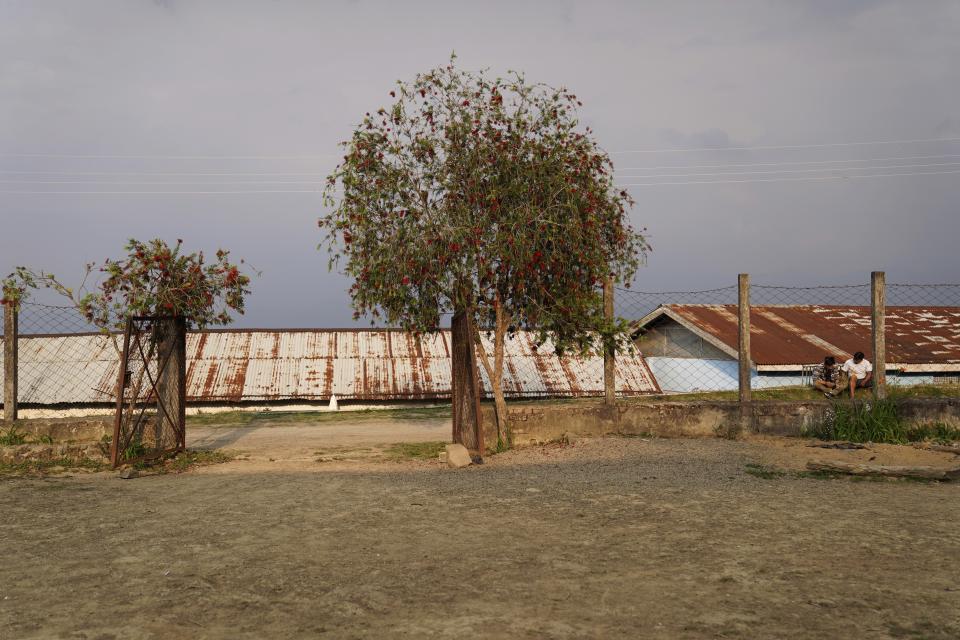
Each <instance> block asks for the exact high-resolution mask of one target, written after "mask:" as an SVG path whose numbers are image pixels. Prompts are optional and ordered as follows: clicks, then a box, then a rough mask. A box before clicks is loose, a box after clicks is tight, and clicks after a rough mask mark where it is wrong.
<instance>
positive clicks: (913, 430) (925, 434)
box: [907, 422, 960, 444]
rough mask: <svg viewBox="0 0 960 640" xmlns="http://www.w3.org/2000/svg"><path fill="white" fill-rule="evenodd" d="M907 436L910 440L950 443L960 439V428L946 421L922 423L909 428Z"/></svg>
mask: <svg viewBox="0 0 960 640" xmlns="http://www.w3.org/2000/svg"><path fill="white" fill-rule="evenodd" d="M907 438H908V439H909V440H910V442H933V443H936V444H950V443H952V442H958V441H960V429H958V428H956V427H953V426H951V425H949V424H946V423H944V422H934V423H931V424H922V425H919V426H915V427H910V428H909V429H907Z"/></svg>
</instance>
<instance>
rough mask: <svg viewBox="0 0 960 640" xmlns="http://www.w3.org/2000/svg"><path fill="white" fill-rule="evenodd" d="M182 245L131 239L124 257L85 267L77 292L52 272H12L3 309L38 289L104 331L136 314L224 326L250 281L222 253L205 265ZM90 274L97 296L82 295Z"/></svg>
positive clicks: (238, 308)
mask: <svg viewBox="0 0 960 640" xmlns="http://www.w3.org/2000/svg"><path fill="white" fill-rule="evenodd" d="M181 245H182V241H181V240H177V243H176V245H174V246H173V247H171V246H169V245H167V243H166V242H164V241H163V240H160V239H155V240H151V241H149V242H140V241H139V240H135V239H131V240H130V241H129V242H128V243H127V245H126V247H125V250H126V252H127V255H126V256H125V257H123V258H120V259H118V260H111V259H107V260H106V261H104V262H103V264H102V265H100V266H99V267H97V266H96V265H95V264H92V263H91V264H88V265H87V267H86V276H85V278H84V281H83V284H82V285H81V287H80V289H79V290H78V291H74V290H73V289H71V288H69V287H67V286H65V285H64V284H62V283H61V282H60V281H59V280H58V279H57V277H56V276H55V275H53V274H52V273H47V272H45V271H34V270H32V269H29V268H27V267H17V269H16V270H15V271H14V273H12V274H10V276H9V277H7V278H6V279H5V280H4V281H3V304H12V305H15V306H19V305H20V304H21V303H22V302H23V301H24V300H25V299H26V298H27V296H28V293H29V291H30V290H31V289H38V288H41V287H42V288H47V289H52V290H54V291H55V292H57V293H59V294H61V295H62V296H64V297H66V298H68V299H69V300H70V301H71V302H72V303H73V305H74V306H76V308H77V310H78V311H79V312H80V314H81V315H82V316H83V317H84V319H86V320H87V321H88V322H90V323H92V324H94V325H96V326H98V327H100V328H101V329H103V330H105V331H110V330H118V329H122V328H123V325H124V323H125V322H126V319H127V318H128V317H130V316H137V315H144V316H149V315H157V316H173V317H182V318H185V319H186V321H187V323H188V324H189V325H192V326H195V327H198V328H204V327H206V326H209V325H225V324H229V323H230V322H231V320H232V319H231V315H230V312H231V311H232V312H236V313H241V314H242V313H243V309H244V301H245V298H246V296H247V295H248V294H249V293H250V289H249V285H250V277H249V276H247V275H246V274H244V273H241V271H240V267H239V266H238V265H236V264H233V263H231V262H230V259H229V257H230V254H229V252H227V251H222V250H220V251H217V253H216V259H215V260H214V261H212V262H207V261H206V259H205V258H204V255H203V253H202V252H200V253H190V254H187V253H184V252H183V251H181ZM240 262H241V264H243V261H242V260H241V261H240ZM95 271H96V272H98V273H101V274H103V276H102V277H103V280H102V281H101V282H100V283H99V287H98V290H97V291H86V282H87V280H88V279H89V277H90V275H91V274H93V273H94V272H95Z"/></svg>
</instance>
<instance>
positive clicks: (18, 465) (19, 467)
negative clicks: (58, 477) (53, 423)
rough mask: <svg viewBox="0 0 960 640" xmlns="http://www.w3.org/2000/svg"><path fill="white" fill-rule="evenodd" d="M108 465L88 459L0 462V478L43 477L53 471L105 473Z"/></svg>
mask: <svg viewBox="0 0 960 640" xmlns="http://www.w3.org/2000/svg"><path fill="white" fill-rule="evenodd" d="M107 469H108V465H107V464H106V463H104V462H102V461H99V460H91V459H90V458H54V459H51V460H18V461H16V462H0V477H2V476H44V475H47V474H49V473H51V472H53V471H105V470H107Z"/></svg>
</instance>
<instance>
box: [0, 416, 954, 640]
mask: <svg viewBox="0 0 960 640" xmlns="http://www.w3.org/2000/svg"><path fill="white" fill-rule="evenodd" d="M291 428H293V427H291ZM277 433H283V432H277ZM431 433H432V432H431ZM345 436H346V434H345ZM194 437H197V438H198V439H201V438H206V437H216V434H215V433H214V434H207V435H203V433H201V432H196V433H195V434H194ZM260 437H261V434H258V433H254V432H251V433H244V434H241V437H240V438H238V439H237V440H235V442H234V443H233V444H232V445H231V447H234V448H242V447H240V445H241V444H244V443H246V444H249V445H251V446H252V445H253V444H255V443H256V442H257V441H256V438H260ZM264 437H265V436H264ZM304 437H308V436H306V435H305V436H304ZM376 439H377V438H373V439H372V440H376ZM393 440H396V438H387V441H393ZM198 442H199V440H198ZM312 446H313V445H312V444H311V445H310V446H303V447H300V449H302V450H303V451H305V452H307V451H312ZM228 448H229V447H228ZM766 455H767V453H766V449H765V447H764V445H762V444H758V443H753V442H729V441H720V440H649V441H647V440H640V439H614V438H611V439H602V440H592V441H586V442H578V443H577V444H576V445H575V446H567V447H560V446H548V447H541V448H536V449H532V450H526V451H515V452H510V453H507V454H503V455H500V456H494V457H492V458H490V460H489V461H488V462H487V464H485V465H483V466H480V467H471V468H468V469H465V470H460V471H453V470H448V469H445V468H443V467H441V466H440V465H438V464H436V463H432V462H431V463H426V462H421V463H414V462H410V463H388V462H372V461H362V462H359V463H350V462H337V461H334V462H327V463H317V462H312V461H310V460H309V459H304V460H301V461H299V462H297V465H296V466H293V467H286V466H283V465H279V466H277V467H276V468H271V467H270V466H268V465H267V464H265V463H264V462H263V461H259V462H258V461H236V462H233V463H229V464H226V465H220V466H216V467H210V468H207V469H203V470H200V471H195V472H191V473H186V474H182V475H166V476H151V477H142V478H139V479H136V480H132V481H122V480H119V479H117V478H116V477H115V475H113V474H96V475H88V476H77V477H72V478H51V479H43V480H41V479H4V480H2V481H0V513H2V514H3V517H2V519H0V539H2V540H3V542H4V551H5V553H4V558H3V562H2V564H0V638H88V639H93V638H98V639H109V638H266V637H273V638H314V637H331V638H429V637H435V638H458V637H478V638H643V637H647V638H931V639H947V638H957V637H960V485H958V484H949V483H944V484H920V483H914V482H890V481H884V482H855V481H851V480H847V479H838V480H822V479H814V478H801V477H795V476H785V477H781V478H776V479H763V478H757V477H754V476H752V475H749V474H748V473H746V472H745V465H746V464H748V463H751V462H756V461H758V460H760V461H763V460H765V459H766V458H765V456H766ZM307 457H309V456H307Z"/></svg>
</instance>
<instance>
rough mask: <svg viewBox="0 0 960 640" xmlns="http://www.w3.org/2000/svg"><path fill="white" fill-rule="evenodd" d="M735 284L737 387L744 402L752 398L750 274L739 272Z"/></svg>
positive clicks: (742, 402)
mask: <svg viewBox="0 0 960 640" xmlns="http://www.w3.org/2000/svg"><path fill="white" fill-rule="evenodd" d="M737 285H738V286H737V290H738V299H737V309H738V311H739V321H738V323H737V330H738V335H739V345H738V349H737V360H738V361H739V364H740V370H739V384H738V387H739V389H740V402H741V404H746V403H749V402H750V401H751V400H752V396H751V394H750V275H749V274H746V273H741V274H740V276H739V278H738V279H737Z"/></svg>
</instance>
